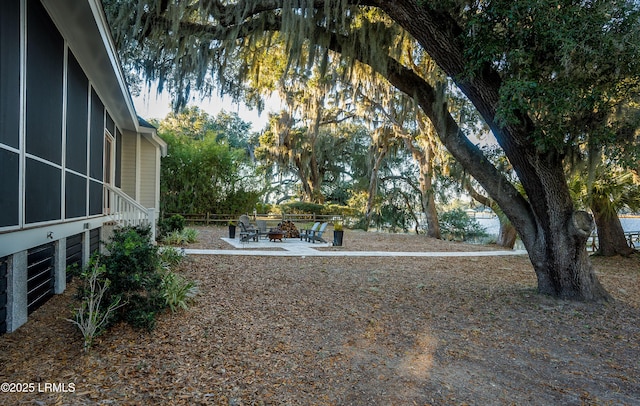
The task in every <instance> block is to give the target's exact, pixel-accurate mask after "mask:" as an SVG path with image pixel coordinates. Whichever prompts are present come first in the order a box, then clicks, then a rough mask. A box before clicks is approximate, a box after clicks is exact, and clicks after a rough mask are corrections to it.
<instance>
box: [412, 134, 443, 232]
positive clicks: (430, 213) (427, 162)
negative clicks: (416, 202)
mask: <svg viewBox="0 0 640 406" xmlns="http://www.w3.org/2000/svg"><path fill="white" fill-rule="evenodd" d="M404 144H405V145H406V146H407V148H408V149H409V150H410V151H411V155H412V156H413V159H414V160H415V161H416V162H417V164H418V168H419V169H420V178H419V181H420V197H421V199H420V201H421V204H422V212H423V213H424V215H425V217H426V219H427V237H431V238H437V239H441V238H442V235H441V234H440V222H439V221H438V211H437V209H436V199H435V194H434V193H433V160H434V153H433V149H432V148H431V146H430V145H425V146H424V148H423V150H421V149H420V148H417V147H416V146H415V145H413V142H412V140H410V139H408V138H405V139H404Z"/></svg>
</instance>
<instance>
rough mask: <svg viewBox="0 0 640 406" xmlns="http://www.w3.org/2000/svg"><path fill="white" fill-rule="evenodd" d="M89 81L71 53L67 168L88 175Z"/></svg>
mask: <svg viewBox="0 0 640 406" xmlns="http://www.w3.org/2000/svg"><path fill="white" fill-rule="evenodd" d="M88 96H89V79H87V76H86V75H85V74H84V71H83V70H82V68H81V67H80V64H79V63H78V61H77V60H76V58H75V56H73V54H72V53H71V51H69V61H68V69H67V145H66V154H67V155H66V166H67V168H70V169H73V170H74V171H76V172H79V173H82V174H86V173H87V139H88V137H87V131H88V130H87V123H88V121H87V120H88V117H89V111H88V109H89V101H88Z"/></svg>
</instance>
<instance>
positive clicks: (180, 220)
mask: <svg viewBox="0 0 640 406" xmlns="http://www.w3.org/2000/svg"><path fill="white" fill-rule="evenodd" d="M184 226H185V219H184V217H182V216H181V215H180V214H174V215H173V216H171V217H169V218H165V219H160V220H159V221H158V237H159V238H160V239H162V238H163V237H165V236H166V235H167V234H169V233H172V232H174V231H178V232H180V231H182V230H184Z"/></svg>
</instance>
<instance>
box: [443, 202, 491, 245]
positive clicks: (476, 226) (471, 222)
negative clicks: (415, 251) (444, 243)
mask: <svg viewBox="0 0 640 406" xmlns="http://www.w3.org/2000/svg"><path fill="white" fill-rule="evenodd" d="M438 221H439V223H440V231H441V233H442V236H443V237H444V238H447V239H449V240H456V241H466V240H469V239H472V238H476V237H484V236H486V235H487V233H486V232H485V229H484V228H483V227H482V226H481V225H480V223H478V222H477V221H476V220H475V219H472V218H471V217H469V216H468V215H467V213H466V212H465V211H464V210H462V209H460V208H458V209H453V210H450V211H447V212H444V213H441V214H439V215H438Z"/></svg>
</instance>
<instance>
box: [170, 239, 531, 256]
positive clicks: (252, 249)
mask: <svg viewBox="0 0 640 406" xmlns="http://www.w3.org/2000/svg"><path fill="white" fill-rule="evenodd" d="M222 240H224V241H226V242H227V243H228V244H229V245H231V246H232V247H234V248H236V249H232V250H207V249H184V250H183V252H184V253H185V254H188V255H246V256H272V257H347V256H348V257H490V256H510V255H526V254H527V251H525V250H503V251H468V252H463V251H460V252H455V251H453V252H452V251H438V252H436V251H433V252H405V251H342V250H337V251H320V250H317V249H316V248H320V247H330V246H331V243H315V244H312V243H309V242H306V241H300V240H299V239H297V238H288V239H284V240H282V242H280V241H276V242H272V241H265V240H261V241H248V242H240V241H239V240H238V239H230V238H222ZM273 248H279V249H280V250H274V249H273Z"/></svg>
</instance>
